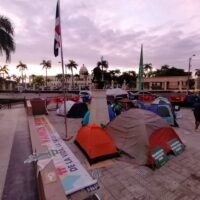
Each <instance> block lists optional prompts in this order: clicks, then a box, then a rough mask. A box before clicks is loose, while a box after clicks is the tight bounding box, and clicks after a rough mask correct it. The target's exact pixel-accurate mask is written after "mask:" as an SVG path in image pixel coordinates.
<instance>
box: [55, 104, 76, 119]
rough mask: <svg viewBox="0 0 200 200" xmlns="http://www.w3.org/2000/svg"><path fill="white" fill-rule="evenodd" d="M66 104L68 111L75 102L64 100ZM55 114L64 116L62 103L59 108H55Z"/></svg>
mask: <svg viewBox="0 0 200 200" xmlns="http://www.w3.org/2000/svg"><path fill="white" fill-rule="evenodd" d="M65 104H66V113H68V111H69V110H70V109H71V107H72V106H73V105H74V104H75V102H74V101H65ZM56 112H57V114H58V115H62V116H64V115H65V114H64V113H65V112H64V103H62V104H61V106H60V108H58V109H57V111H56Z"/></svg>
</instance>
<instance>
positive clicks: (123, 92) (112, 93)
mask: <svg viewBox="0 0 200 200" xmlns="http://www.w3.org/2000/svg"><path fill="white" fill-rule="evenodd" d="M106 95H107V96H114V97H116V96H118V95H128V92H127V91H126V90H122V89H121V88H114V89H107V91H106Z"/></svg>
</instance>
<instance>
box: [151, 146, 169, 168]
mask: <svg viewBox="0 0 200 200" xmlns="http://www.w3.org/2000/svg"><path fill="white" fill-rule="evenodd" d="M151 155H152V158H153V160H154V162H155V167H156V168H159V167H161V166H163V165H164V164H165V163H166V162H167V161H168V157H167V155H166V154H165V152H164V150H163V149H162V148H161V147H160V146H157V147H155V148H154V149H152V151H151Z"/></svg>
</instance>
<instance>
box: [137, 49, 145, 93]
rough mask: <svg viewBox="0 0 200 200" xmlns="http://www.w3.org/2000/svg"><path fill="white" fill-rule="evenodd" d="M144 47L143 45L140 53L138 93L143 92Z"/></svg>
mask: <svg viewBox="0 0 200 200" xmlns="http://www.w3.org/2000/svg"><path fill="white" fill-rule="evenodd" d="M143 74H144V69H143V45H141V52H140V63H139V73H138V91H139V92H141V90H143Z"/></svg>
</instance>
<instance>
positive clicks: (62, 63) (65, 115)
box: [58, 0, 68, 140]
mask: <svg viewBox="0 0 200 200" xmlns="http://www.w3.org/2000/svg"><path fill="white" fill-rule="evenodd" d="M58 8H59V13H60V0H58ZM59 24H60V55H61V65H62V75H63V85H62V87H63V90H64V118H65V131H66V133H65V138H63V139H64V140H68V134H67V132H68V131H67V109H66V102H65V100H66V89H65V72H64V59H63V47H62V27H61V13H60V16H59Z"/></svg>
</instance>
